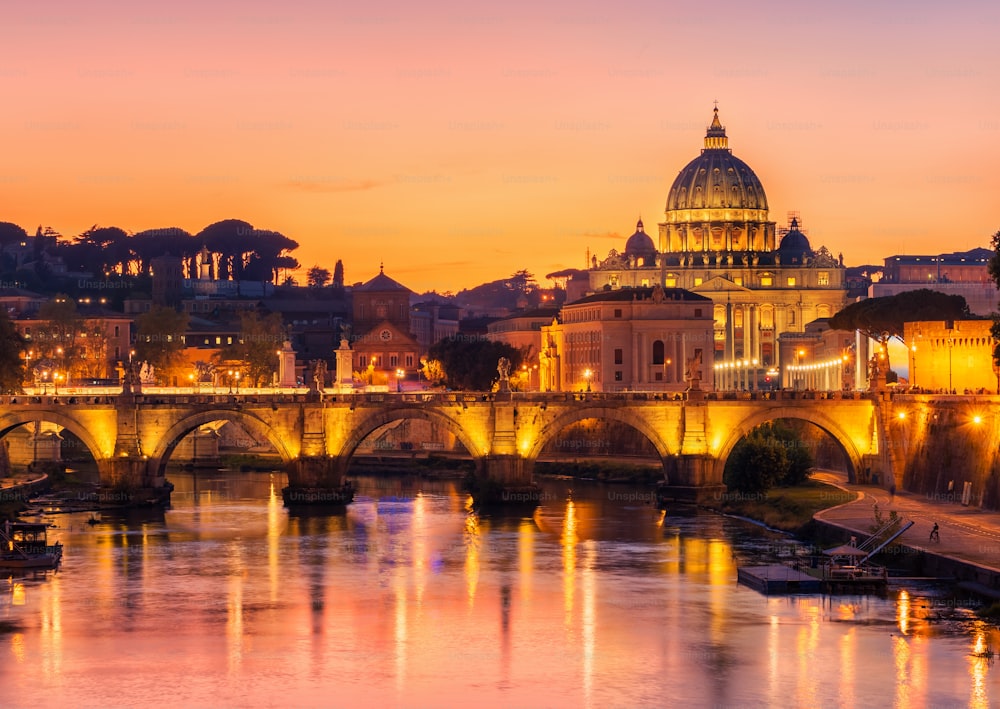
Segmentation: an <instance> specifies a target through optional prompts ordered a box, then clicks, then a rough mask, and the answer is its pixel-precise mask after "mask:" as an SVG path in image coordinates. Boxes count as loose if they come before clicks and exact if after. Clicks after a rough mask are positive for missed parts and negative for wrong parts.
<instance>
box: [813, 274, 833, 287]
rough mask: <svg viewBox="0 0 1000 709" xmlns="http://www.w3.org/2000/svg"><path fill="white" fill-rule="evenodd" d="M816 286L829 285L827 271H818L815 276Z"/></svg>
mask: <svg viewBox="0 0 1000 709" xmlns="http://www.w3.org/2000/svg"><path fill="white" fill-rule="evenodd" d="M816 284H817V285H821V286H828V285H830V273H829V272H828V271H820V272H819V273H818V274H816Z"/></svg>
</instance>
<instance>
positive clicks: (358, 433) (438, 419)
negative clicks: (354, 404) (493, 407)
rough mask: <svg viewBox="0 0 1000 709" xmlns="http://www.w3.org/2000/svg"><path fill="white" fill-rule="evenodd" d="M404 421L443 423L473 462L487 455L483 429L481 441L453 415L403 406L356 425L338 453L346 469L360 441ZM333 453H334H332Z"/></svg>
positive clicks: (386, 410)
mask: <svg viewBox="0 0 1000 709" xmlns="http://www.w3.org/2000/svg"><path fill="white" fill-rule="evenodd" d="M404 419H420V420H422V421H429V422H431V423H438V424H442V425H443V426H444V427H445V428H446V429H448V431H449V432H450V433H452V434H454V436H455V438H457V439H458V440H459V441H461V443H462V445H463V446H465V449H466V450H467V451H468V452H469V455H471V456H472V457H473V459H477V458H480V457H481V456H484V455H486V453H487V448H488V445H489V442H488V440H487V438H486V431H485V429H484V431H483V435H482V440H477V437H476V436H475V435H474V434H473V433H472V432H470V431H469V430H468V429H467V428H466V427H465V426H462V424H461V422H460V421H456V420H455V419H453V418H452V417H451V416H449V415H447V414H445V413H442V412H440V411H437V410H435V409H427V408H423V407H421V406H419V405H402V406H394V407H392V408H386V409H379V410H378V411H376V412H374V413H372V414H370V415H368V416H367V417H366V418H364V419H363V420H361V421H359V422H358V423H357V424H355V425H353V426H352V428H351V432H350V434H349V435H348V437H347V439H346V440H345V441H344V443H343V445H342V446H341V448H340V451H339V453H338V455H339V457H340V458H341V460H342V461H343V470H345V471H346V470H347V467H348V465H350V462H351V458H352V457H354V452H355V451H356V450H357V449H358V446H360V445H361V442H362V441H363V440H365V439H366V438H367V437H368V436H370V435H371V434H373V433H374V432H375V431H377V430H378V429H380V428H382V427H383V426H385V425H387V424H390V423H392V422H393V421H400V420H404ZM331 453H333V451H331Z"/></svg>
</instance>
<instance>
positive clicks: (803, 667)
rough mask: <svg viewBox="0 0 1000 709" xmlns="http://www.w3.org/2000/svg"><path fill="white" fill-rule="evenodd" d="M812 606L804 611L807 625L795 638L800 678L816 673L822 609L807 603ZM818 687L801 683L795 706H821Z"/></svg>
mask: <svg viewBox="0 0 1000 709" xmlns="http://www.w3.org/2000/svg"><path fill="white" fill-rule="evenodd" d="M805 602H806V603H810V605H808V606H806V607H804V608H803V609H802V616H803V620H805V625H804V626H803V627H801V628H800V629H799V632H798V634H797V635H796V637H795V656H796V657H797V658H798V659H799V668H798V673H799V676H800V677H809V676H810V674H812V673H813V672H815V671H816V667H815V665H816V648H817V647H818V646H819V631H820V607H819V605H817V604H816V602H815V601H811V600H810V601H805ZM816 689H817V686H816V685H815V684H814V683H812V682H800V683H799V684H798V685H797V690H798V691H797V692H796V701H795V702H794V704H796V705H797V706H803V707H815V706H819V705H820V701H819V697H817V696H816Z"/></svg>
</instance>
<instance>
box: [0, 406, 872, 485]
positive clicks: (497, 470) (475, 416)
mask: <svg viewBox="0 0 1000 709" xmlns="http://www.w3.org/2000/svg"><path fill="white" fill-rule="evenodd" d="M695 395H697V396H695ZM807 397H808V398H807ZM880 403H881V399H880V398H879V397H877V396H866V395H861V394H857V393H853V392H846V393H843V394H841V393H839V392H835V393H811V392H806V393H803V392H754V393H744V394H721V393H708V394H703V393H701V392H692V393H691V395H689V396H685V397H680V398H677V399H673V398H668V396H666V395H659V394H653V393H642V392H629V393H597V392H595V393H589V392H588V393H565V392H559V393H508V394H484V393H470V392H461V393H451V392H449V393H439V392H427V393H398V394H392V393H363V394H348V395H341V394H337V395H330V394H325V395H320V394H318V393H313V394H280V393H279V394H272V395H269V394H264V393H249V394H239V395H232V394H229V395H220V394H179V393H172V394H150V393H147V394H118V395H113V396H106V395H95V396H90V395H80V394H77V395H73V396H65V395H63V396H3V397H0V436H2V435H6V434H7V433H8V432H10V431H11V430H13V429H14V428H16V427H18V426H22V425H24V424H29V423H32V422H36V421H42V422H49V423H51V424H55V425H57V426H59V427H63V428H65V429H67V430H69V431H70V432H71V433H73V434H74V435H76V436H77V437H78V438H79V439H80V440H81V441H82V442H83V444H84V445H85V446H86V447H87V448H88V449H89V450H90V452H91V453H92V454H93V456H94V459H95V461H96V462H97V465H98V469H99V473H100V479H101V483H102V485H103V486H105V487H109V488H115V489H126V488H128V489H136V488H147V489H154V490H155V489H157V488H162V487H163V486H164V485H165V470H166V466H167V463H168V461H169V460H170V456H171V453H172V452H173V450H174V448H175V447H176V446H177V444H178V443H179V442H180V441H181V439H183V438H184V437H185V436H187V435H188V434H189V433H191V432H192V431H195V430H196V429H198V428H199V427H200V426H202V425H204V424H207V423H211V422H214V421H234V422H238V423H239V424H241V425H242V426H244V427H245V428H246V429H247V430H249V431H251V432H253V433H254V434H256V435H258V436H260V437H263V438H266V439H267V440H268V441H270V443H271V445H273V446H274V449H275V450H276V451H277V452H278V454H279V455H280V456H281V458H282V459H283V461H284V463H285V467H286V470H287V472H288V480H289V488H290V489H296V488H301V489H315V488H319V489H337V488H339V487H341V486H342V485H343V484H344V480H345V474H346V471H347V469H348V466H349V464H350V460H351V457H352V456H353V455H354V453H355V451H356V450H357V449H358V447H359V445H360V444H361V442H362V441H363V440H364V439H365V438H367V437H368V436H369V435H371V434H372V433H374V432H376V431H378V430H379V429H380V428H382V427H384V426H386V425H387V424H391V423H392V422H394V421H397V420H399V419H423V420H426V421H431V422H434V423H436V424H437V425H439V426H443V427H444V428H445V429H447V430H448V431H450V432H451V433H452V434H454V436H455V437H456V439H457V440H459V441H461V443H462V444H463V445H464V446H465V448H466V450H467V451H468V452H469V454H470V456H471V457H472V458H473V459H474V460H475V462H476V469H477V474H478V476H479V477H480V478H481V479H482V480H484V481H485V480H492V481H493V482H494V483H495V484H498V485H499V486H501V487H502V488H503V489H508V490H514V489H523V488H526V487H530V486H532V484H533V483H532V468H533V466H534V462H535V460H536V459H537V458H538V456H539V454H540V453H541V451H542V449H543V448H544V447H545V445H546V443H548V442H550V441H552V440H553V439H554V437H556V436H557V435H558V434H559V432H560V431H562V430H563V429H564V428H566V427H567V426H569V425H571V424H573V423H575V422H577V421H581V420H584V419H602V420H607V421H617V422H620V423H622V424H626V425H627V426H630V427H632V428H634V429H636V430H638V431H639V432H641V433H642V435H644V436H645V437H646V438H647V439H648V440H649V442H650V443H651V444H652V446H653V447H654V448H655V450H656V452H657V454H658V456H659V457H660V459H661V461H662V464H663V471H664V478H665V482H666V485H667V486H668V487H670V488H674V489H676V490H677V491H678V493H684V491H688V492H691V491H695V492H696V491H697V490H699V489H701V490H704V489H709V488H714V489H717V486H720V485H721V484H722V473H723V470H724V468H725V463H726V458H727V457H728V455H729V454H730V452H731V451H732V449H733V447H734V446H735V445H736V443H737V442H738V441H739V440H740V439H741V438H742V437H743V436H744V435H745V434H746V433H748V432H749V431H750V430H752V429H753V428H754V427H756V426H758V425H760V424H762V423H764V422H767V421H772V420H774V419H779V418H785V419H799V420H803V421H807V422H809V423H812V424H815V425H816V426H818V427H819V428H820V429H822V430H823V431H825V432H826V433H827V434H829V436H830V437H832V438H833V440H835V441H836V442H837V444H839V446H840V448H841V449H842V450H843V452H844V454H845V456H846V459H847V460H848V462H849V466H850V467H851V473H852V474H854V473H856V472H859V471H861V470H866V469H867V470H870V471H872V472H875V471H887V470H891V460H890V456H887V455H884V454H880V451H887V449H888V448H890V447H889V446H886V445H885V443H884V441H885V431H886V430H887V427H886V421H887V419H886V415H887V414H886V413H885V411H884V409H885V408H886V407H885V406H880ZM880 409H883V411H882V413H880ZM679 496H684V495H683V494H681V495H679Z"/></svg>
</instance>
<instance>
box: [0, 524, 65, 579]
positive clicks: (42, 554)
mask: <svg viewBox="0 0 1000 709" xmlns="http://www.w3.org/2000/svg"><path fill="white" fill-rule="evenodd" d="M62 552H63V547H62V543H61V542H56V543H55V544H53V545H49V542H48V526H47V525H45V524H39V523H37V522H9V521H8V522H4V524H3V526H2V527H0V569H54V568H56V567H57V566H59V562H60V561H61V560H62Z"/></svg>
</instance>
